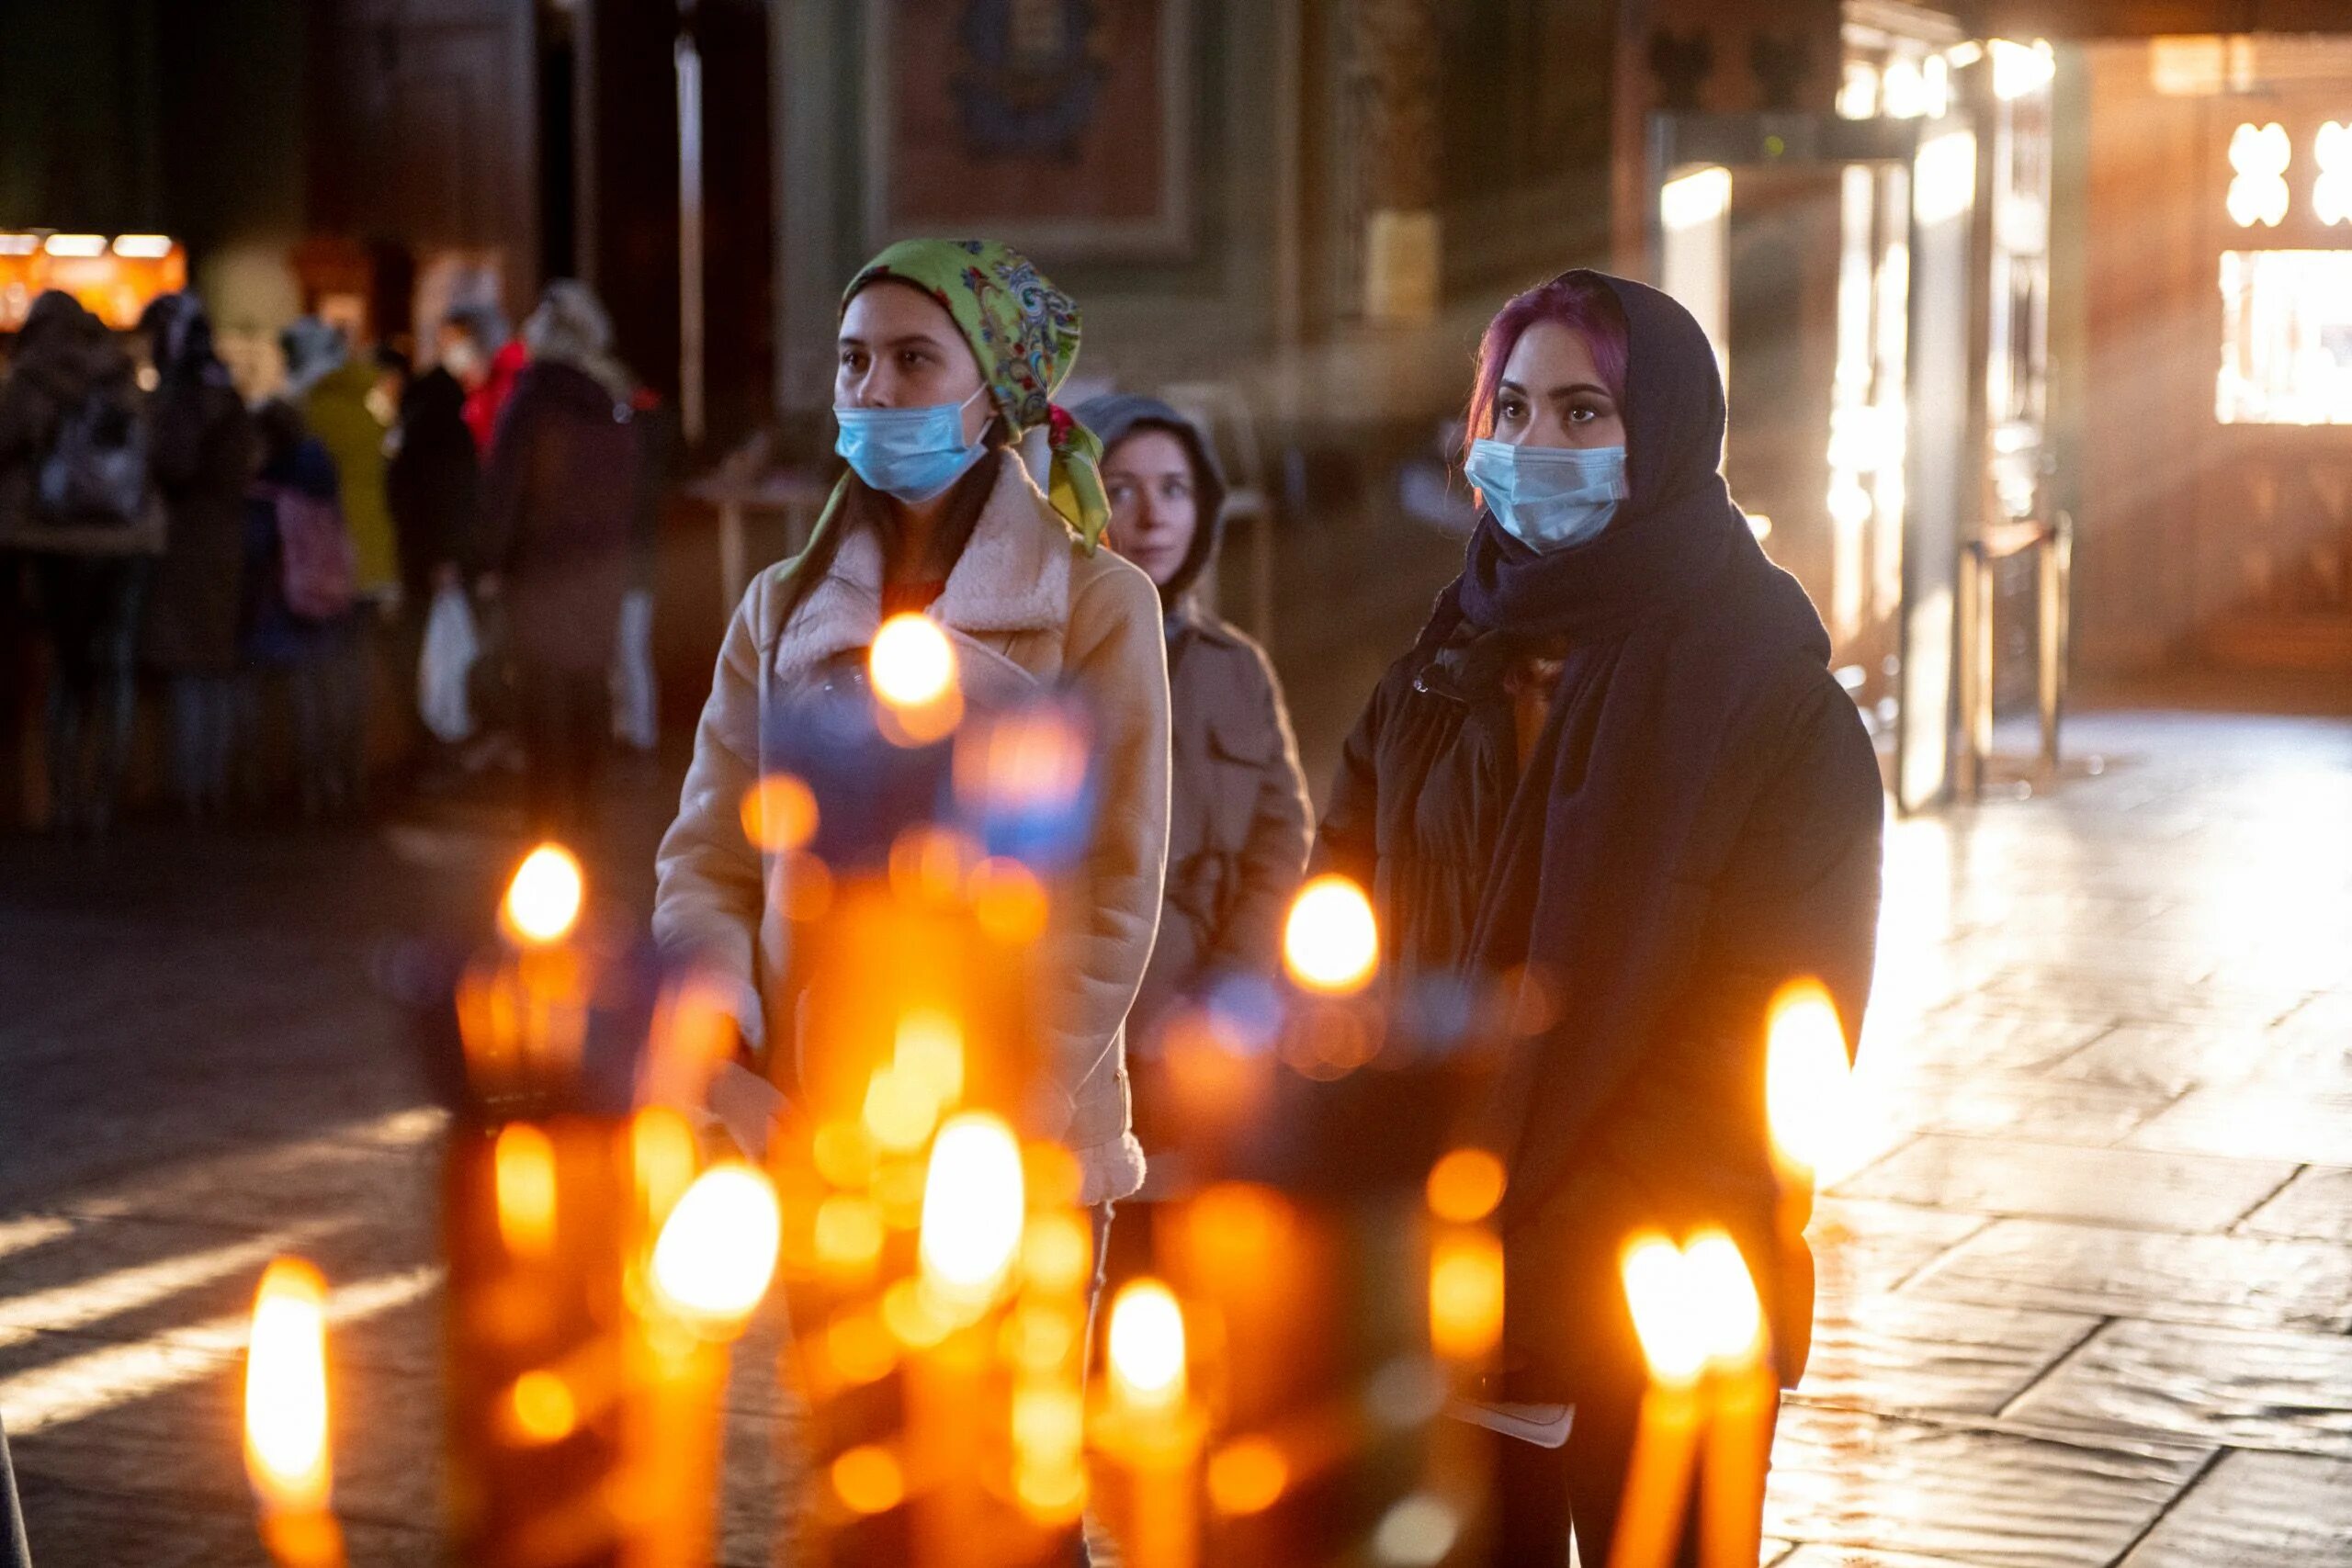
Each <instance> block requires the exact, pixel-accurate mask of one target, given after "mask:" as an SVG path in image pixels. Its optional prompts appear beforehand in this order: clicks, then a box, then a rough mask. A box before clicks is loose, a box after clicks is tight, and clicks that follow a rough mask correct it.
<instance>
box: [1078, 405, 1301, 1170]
mask: <svg viewBox="0 0 2352 1568" xmlns="http://www.w3.org/2000/svg"><path fill="white" fill-rule="evenodd" d="M1073 412H1075V413H1076V414H1077V416H1078V418H1079V420H1080V423H1084V424H1085V425H1086V426H1087V427H1088V428H1089V429H1091V430H1092V431H1094V432H1095V434H1098V435H1100V436H1101V437H1102V439H1103V491H1104V493H1105V494H1106V495H1107V496H1108V497H1109V499H1110V502H1111V529H1110V534H1109V536H1108V537H1109V539H1110V543H1111V547H1112V548H1114V549H1115V550H1117V551H1118V552H1119V553H1120V554H1121V555H1124V556H1125V557H1126V558H1128V559H1129V560H1132V561H1134V562H1135V563H1136V565H1137V566H1139V567H1141V568H1143V569H1144V570H1145V571H1146V572H1147V573H1148V574H1149V575H1150V577H1151V580H1152V581H1153V582H1154V583H1156V584H1157V585H1158V586H1159V600H1160V604H1161V607H1162V610H1163V612H1164V613H1165V615H1166V624H1167V630H1168V688H1169V717H1170V753H1169V758H1170V772H1169V820H1168V881H1167V887H1166V892H1165V895H1164V898H1165V902H1164V903H1163V904H1162V906H1161V909H1160V917H1159V942H1158V943H1157V945H1155V946H1154V948H1153V949H1152V954H1151V965H1150V967H1149V968H1148V970H1146V971H1145V974H1144V980H1143V988H1142V989H1141V991H1139V992H1138V993H1137V995H1136V1003H1135V1008H1134V1010H1132V1011H1131V1012H1129V1014H1128V1015H1127V1035H1128V1039H1129V1041H1130V1042H1131V1046H1132V1052H1133V1058H1134V1059H1133V1071H1134V1073H1135V1076H1136V1131H1137V1134H1138V1135H1139V1136H1140V1137H1141V1138H1142V1140H1143V1144H1144V1149H1145V1153H1146V1155H1147V1156H1148V1159H1149V1160H1150V1162H1151V1165H1150V1170H1151V1175H1150V1179H1149V1183H1148V1186H1147V1188H1146V1189H1145V1196H1147V1197H1155V1196H1159V1195H1160V1194H1162V1193H1165V1192H1170V1191H1172V1190H1181V1187H1182V1183H1183V1180H1184V1175H1183V1157H1182V1141H1183V1139H1182V1128H1181V1127H1179V1126H1176V1125H1174V1124H1172V1123H1173V1118H1172V1117H1171V1115H1170V1111H1171V1109H1172V1108H1171V1107H1170V1104H1169V1103H1168V1097H1167V1094H1166V1092H1165V1084H1164V1078H1165V1075H1164V1068H1163V1053H1162V1044H1161V1036H1162V1035H1163V1033H1164V1032H1166V1030H1167V1029H1168V1026H1169V1025H1170V1023H1171V1022H1173V1021H1175V1020H1176V1019H1177V1018H1178V1017H1179V1016H1180V1015H1181V1014H1182V1012H1183V1011H1184V1010H1185V1009H1186V1005H1187V1004H1188V1003H1189V1004H1198V1003H1200V1002H1203V1001H1204V1000H1206V999H1207V998H1208V997H1209V996H1210V994H1211V993H1212V992H1213V991H1214V990H1215V989H1216V987H1217V986H1218V985H1219V984H1220V983H1221V982H1223V981H1225V980H1227V978H1229V977H1232V976H1271V975H1272V973H1273V970H1274V966H1275V964H1276V963H1277V962H1278V960H1279V955H1280V951H1281V943H1282V926H1283V916H1284V914H1285V913H1286V911H1287V908H1288V906H1289V902H1290V898H1291V895H1292V894H1294V893H1295V892H1296V891H1297V889H1298V885H1299V880H1300V877H1301V876H1302V875H1303V874H1304V872H1305V869H1306V850H1307V825H1308V814H1307V804H1306V778H1305V776H1304V775H1303V774H1302V773H1300V772H1299V766H1298V746H1297V743H1296V742H1295V740H1294V739H1292V736H1291V727H1290V715H1289V713H1288V712H1287V711H1286V710H1285V709H1284V707H1283V696H1282V688H1281V686H1280V684H1279V683H1277V682H1276V681H1275V679H1274V671H1273V667H1272V665H1271V664H1269V663H1268V662H1267V660H1266V654H1265V650H1264V649H1261V648H1260V647H1259V646H1258V645H1257V644H1256V643H1254V642H1252V641H1251V640H1250V638H1249V637H1245V636H1243V635H1242V634H1241V633H1240V632H1239V631H1238V630H1236V629H1235V628H1234V627H1233V626H1230V625H1228V624H1227V623H1226V622H1225V621H1223V620H1221V619H1219V618H1218V617H1217V616H1216V615H1214V614H1213V613H1211V612H1210V611H1208V610H1207V609H1205V608H1204V607H1203V606H1202V604H1200V603H1199V600H1198V599H1197V597H1196V596H1195V595H1194V594H1193V592H1192V590H1193V586H1194V585H1195V584H1196V583H1197V582H1198V581H1200V579H1201V577H1202V575H1203V574H1204V572H1206V571H1207V570H1209V568H1210V566H1211V564H1212V563H1213V562H1214V561H1215V559H1216V547H1217V536H1218V533H1219V530H1220V528H1221V525H1222V524H1223V521H1224V519H1223V512H1224V506H1225V494H1226V487H1225V476H1224V475H1223V473H1222V472H1220V471H1219V469H1218V468H1217V463H1216V456H1215V454H1214V453H1212V452H1211V451H1210V449H1209V446H1208V444H1207V442H1206V441H1204V439H1203V438H1202V436H1201V433H1200V432H1199V430H1197V429H1196V428H1195V427H1194V426H1193V424H1192V423H1190V422H1188V421H1187V420H1185V419H1184V417H1183V416H1182V415H1181V414H1179V413H1178V412H1176V411H1175V410H1173V409H1171V408H1170V407H1169V406H1168V405H1167V404H1165V403H1162V402H1159V401H1156V400H1153V399H1150V398H1142V397H1129V396H1108V397H1102V398H1097V399H1095V400H1092V401H1091V402H1088V403H1086V404H1084V405H1082V406H1081V407H1080V408H1078V409H1076V410H1075V411H1073Z"/></svg>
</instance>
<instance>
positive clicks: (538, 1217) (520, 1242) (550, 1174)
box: [491, 1122, 556, 1259]
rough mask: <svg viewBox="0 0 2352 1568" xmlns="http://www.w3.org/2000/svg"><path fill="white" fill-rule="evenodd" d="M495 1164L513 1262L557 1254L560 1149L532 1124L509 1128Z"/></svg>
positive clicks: (502, 1132)
mask: <svg viewBox="0 0 2352 1568" xmlns="http://www.w3.org/2000/svg"><path fill="white" fill-rule="evenodd" d="M491 1161H492V1179H493V1182H494V1184H495V1186H496V1189H497V1201H498V1239H499V1240H500V1241H501V1242H503V1244H504V1245H505V1247H506V1251H507V1255H508V1256H509V1257H512V1258H530V1259H537V1258H545V1257H547V1256H548V1254H550V1253H551V1252H553V1251H554V1250H555V1210H556V1179H555V1144H554V1143H553V1141H552V1140H550V1139H549V1138H548V1135H547V1134H546V1133H544V1132H542V1131H541V1130H540V1129H538V1128H537V1127H535V1126H533V1125H532V1124H531V1123H529V1122H508V1123H507V1124H506V1125H505V1126H503V1127H501V1128H500V1129H499V1130H498V1142H497V1144H496V1145H494V1146H493V1148H492V1155H491Z"/></svg>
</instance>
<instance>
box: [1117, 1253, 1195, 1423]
mask: <svg viewBox="0 0 2352 1568" xmlns="http://www.w3.org/2000/svg"><path fill="white" fill-rule="evenodd" d="M1110 1344H1111V1348H1110V1356H1109V1359H1110V1364H1111V1389H1112V1393H1113V1395H1114V1398H1116V1399H1117V1400H1118V1401H1119V1403H1120V1404H1122V1405H1123V1406H1124V1407H1125V1408H1126V1409H1128V1410H1133V1411H1168V1410H1173V1409H1174V1408H1176V1407H1177V1406H1178V1405H1180V1404H1182V1403H1183V1401H1184V1310H1183V1308H1182V1307H1181V1306H1179V1305H1177V1303H1176V1297H1175V1293H1174V1292H1171V1291H1170V1290H1169V1288H1168V1287H1167V1286H1166V1285H1163V1284H1161V1283H1160V1282H1159V1280H1135V1281H1134V1282H1132V1283H1130V1284H1129V1285H1127V1286H1126V1287H1125V1289H1123V1290H1122V1291H1120V1292H1119V1294H1118V1297H1117V1299H1116V1300H1114V1302H1112V1303H1111V1340H1110Z"/></svg>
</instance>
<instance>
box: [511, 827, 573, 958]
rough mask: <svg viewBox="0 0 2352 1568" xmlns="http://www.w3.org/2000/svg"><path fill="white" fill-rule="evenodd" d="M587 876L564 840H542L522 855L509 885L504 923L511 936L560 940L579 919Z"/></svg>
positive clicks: (538, 943)
mask: <svg viewBox="0 0 2352 1568" xmlns="http://www.w3.org/2000/svg"><path fill="white" fill-rule="evenodd" d="M586 894H587V879H586V878H585V877H584V876H582V874H581V871H580V863H579V861H577V860H575V859H574V858H573V857H572V853H571V851H570V850H567V849H565V848H564V847H563V846H562V845H561V844H556V843H547V844H541V845H540V846H539V847H538V848H537V849H536V850H533V851H532V852H530V853H529V854H527V855H526V856H524V857H523V863H522V864H521V865H519V866H517V867H515V879H514V881H512V882H510V883H508V884H507V885H506V902H505V904H504V906H503V908H502V909H501V911H500V915H501V923H502V924H503V925H504V927H505V929H506V932H507V934H508V935H509V936H511V937H513V938H515V940H516V941H517V942H524V943H526V944H527V945H529V946H533V947H545V946H548V945H549V944H551V943H554V942H561V941H562V940H563V939H564V938H565V937H567V936H570V935H571V928H572V927H573V926H574V925H576V924H578V923H579V920H580V906H581V902H582V899H583V898H584V897H586Z"/></svg>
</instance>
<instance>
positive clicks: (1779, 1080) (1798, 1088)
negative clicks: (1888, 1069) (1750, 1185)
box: [1764, 980, 1853, 1180]
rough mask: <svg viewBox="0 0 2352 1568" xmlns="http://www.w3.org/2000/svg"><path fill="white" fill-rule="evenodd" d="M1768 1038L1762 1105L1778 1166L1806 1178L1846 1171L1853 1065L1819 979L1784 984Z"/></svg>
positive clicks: (1835, 1011) (1774, 1003)
mask: <svg viewBox="0 0 2352 1568" xmlns="http://www.w3.org/2000/svg"><path fill="white" fill-rule="evenodd" d="M1766 1039H1767V1048H1766V1058H1765V1076H1764V1103H1765V1110H1766V1113H1767V1116H1768V1117H1769V1119H1770V1123H1771V1128H1772V1144H1773V1147H1774V1148H1775V1149H1776V1150H1777V1151H1778V1152H1779V1154H1780V1156H1781V1164H1782V1166H1783V1168H1786V1169H1788V1170H1790V1171H1792V1173H1795V1174H1797V1175H1800V1176H1801V1177H1803V1178H1804V1179H1808V1180H1819V1179H1823V1178H1825V1177H1827V1178H1831V1179H1834V1178H1835V1177H1837V1176H1838V1175H1840V1174H1843V1173H1842V1171H1841V1170H1840V1168H1839V1167H1840V1164H1841V1156H1842V1151H1843V1150H1844V1149H1846V1148H1847V1147H1848V1146H1849V1144H1850V1142H1851V1138H1852V1128H1853V1103H1852V1102H1853V1068H1852V1065H1851V1063H1850V1062H1849V1059H1848V1057H1847V1055H1846V1031H1845V1027H1844V1025H1843V1024H1841V1023H1840V1022H1839V1021H1838V1005H1837V1003H1836V1002H1834V1001H1832V1000H1831V999H1830V997H1829V993H1828V991H1827V990H1826V989H1825V988H1823V987H1822V985H1821V983H1820V982H1819V981H1816V980H1801V981H1798V982H1797V983H1796V984H1794V985H1792V986H1789V987H1786V988H1784V989H1783V990H1782V991H1781V994H1780V995H1779V996H1777V997H1775V998H1773V999H1772V1009H1771V1013H1770V1024H1769V1025H1768V1027H1767V1031H1766Z"/></svg>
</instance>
